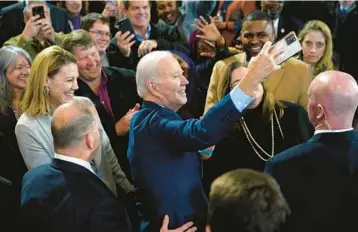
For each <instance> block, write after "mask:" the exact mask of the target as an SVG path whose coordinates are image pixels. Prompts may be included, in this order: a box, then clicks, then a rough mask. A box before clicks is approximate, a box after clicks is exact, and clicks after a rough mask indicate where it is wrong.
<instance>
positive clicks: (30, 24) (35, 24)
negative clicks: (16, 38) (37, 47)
mask: <svg viewBox="0 0 358 232" xmlns="http://www.w3.org/2000/svg"><path fill="white" fill-rule="evenodd" d="M45 21H46V19H40V15H35V16H33V17H31V18H30V19H29V21H27V23H26V25H25V29H24V30H23V31H22V37H23V38H24V40H26V41H30V40H32V39H33V38H34V37H35V36H36V35H37V34H38V33H39V31H40V29H41V28H42V25H43V23H44V22H45Z"/></svg>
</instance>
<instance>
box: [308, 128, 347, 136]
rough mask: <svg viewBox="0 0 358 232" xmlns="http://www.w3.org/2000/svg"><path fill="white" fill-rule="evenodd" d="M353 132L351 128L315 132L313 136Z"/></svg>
mask: <svg viewBox="0 0 358 232" xmlns="http://www.w3.org/2000/svg"><path fill="white" fill-rule="evenodd" d="M351 130H353V128H348V129H342V130H316V131H315V132H314V134H315V135H316V134H321V133H339V132H347V131H351Z"/></svg>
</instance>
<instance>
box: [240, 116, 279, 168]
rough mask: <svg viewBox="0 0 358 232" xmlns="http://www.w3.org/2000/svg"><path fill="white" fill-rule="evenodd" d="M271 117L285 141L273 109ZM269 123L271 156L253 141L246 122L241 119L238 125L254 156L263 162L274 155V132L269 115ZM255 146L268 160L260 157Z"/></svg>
mask: <svg viewBox="0 0 358 232" xmlns="http://www.w3.org/2000/svg"><path fill="white" fill-rule="evenodd" d="M273 115H274V116H275V119H276V123H277V126H278V129H279V130H280V133H281V136H282V139H285V137H284V135H283V132H282V128H281V125H280V121H279V120H278V117H277V113H276V110H275V109H274V110H273ZM270 121H271V154H269V153H268V152H266V151H265V150H264V149H263V148H262V147H261V146H260V145H259V144H258V143H257V142H256V140H255V139H254V137H253V136H252V134H251V132H250V130H249V128H248V126H247V124H246V122H245V119H244V118H243V117H241V118H240V124H241V126H242V128H243V130H244V133H245V135H246V138H247V140H248V141H249V143H250V145H251V147H252V149H253V150H254V151H255V153H256V155H257V156H258V157H259V158H260V159H261V160H263V161H265V162H266V161H267V160H268V159H269V158H271V157H273V156H274V154H275V132H274V125H273V121H274V120H273V116H272V115H271V117H270ZM255 146H256V147H257V148H258V149H259V150H260V151H261V152H262V153H263V154H265V155H266V156H267V157H268V158H264V157H262V155H261V154H260V152H259V151H258V150H257V149H256V148H255Z"/></svg>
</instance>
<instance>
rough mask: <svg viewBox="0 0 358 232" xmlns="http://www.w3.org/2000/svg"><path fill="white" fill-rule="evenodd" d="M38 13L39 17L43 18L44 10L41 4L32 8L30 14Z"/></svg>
mask: <svg viewBox="0 0 358 232" xmlns="http://www.w3.org/2000/svg"><path fill="white" fill-rule="evenodd" d="M36 15H40V19H44V18H45V11H44V7H43V6H35V7H33V8H32V16H36Z"/></svg>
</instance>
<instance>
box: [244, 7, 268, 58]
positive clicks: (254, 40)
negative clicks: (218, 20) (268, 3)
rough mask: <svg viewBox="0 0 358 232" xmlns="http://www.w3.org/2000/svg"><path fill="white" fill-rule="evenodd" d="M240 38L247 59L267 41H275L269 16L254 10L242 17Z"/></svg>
mask: <svg viewBox="0 0 358 232" xmlns="http://www.w3.org/2000/svg"><path fill="white" fill-rule="evenodd" d="M240 40H241V42H242V45H243V48H244V50H245V52H246V55H247V57H248V59H250V58H251V57H254V56H256V55H257V54H259V52H260V51H261V49H262V47H263V46H264V44H265V43H266V42H267V41H271V42H274V41H275V32H274V27H273V24H272V20H271V18H270V17H269V16H268V15H267V14H266V13H264V12H262V11H254V12H252V13H251V14H249V15H248V16H246V18H245V19H244V21H243V23H242V28H241V32H240Z"/></svg>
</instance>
